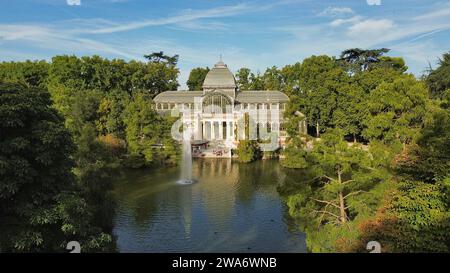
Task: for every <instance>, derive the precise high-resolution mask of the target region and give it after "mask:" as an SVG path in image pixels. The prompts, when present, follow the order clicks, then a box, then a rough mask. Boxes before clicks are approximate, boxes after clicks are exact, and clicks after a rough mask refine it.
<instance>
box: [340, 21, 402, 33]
mask: <svg viewBox="0 0 450 273" xmlns="http://www.w3.org/2000/svg"><path fill="white" fill-rule="evenodd" d="M393 26H394V22H393V21H392V20H388V19H380V20H376V19H367V20H364V21H361V22H357V23H355V24H354V25H352V26H350V27H349V29H348V35H349V36H352V37H361V36H365V37H376V36H378V35H384V34H386V33H387V31H389V30H391V29H392V28H393Z"/></svg>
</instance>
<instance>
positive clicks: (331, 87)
mask: <svg viewBox="0 0 450 273" xmlns="http://www.w3.org/2000/svg"><path fill="white" fill-rule="evenodd" d="M299 77H300V82H299V84H300V86H299V91H298V92H297V94H296V95H297V96H298V98H299V100H300V101H299V104H300V105H301V108H302V109H298V110H300V112H303V113H304V114H305V115H306V117H307V120H308V123H309V124H311V125H313V126H315V127H316V136H317V137H319V136H320V132H321V131H324V129H325V128H326V127H331V124H332V117H333V112H334V111H335V110H336V109H337V107H338V105H337V96H338V93H339V89H340V88H341V86H342V84H345V83H346V82H348V81H349V79H348V75H346V73H345V71H344V70H343V69H342V68H341V67H339V66H338V64H337V62H336V61H335V60H334V59H332V58H330V57H328V56H325V55H323V56H312V57H310V58H306V59H305V60H303V63H302V65H301V68H300V71H299Z"/></svg>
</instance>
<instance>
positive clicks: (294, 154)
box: [280, 136, 308, 169]
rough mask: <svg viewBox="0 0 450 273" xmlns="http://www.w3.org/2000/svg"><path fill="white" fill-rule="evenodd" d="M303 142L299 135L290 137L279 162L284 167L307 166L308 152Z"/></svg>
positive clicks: (302, 167)
mask: <svg viewBox="0 0 450 273" xmlns="http://www.w3.org/2000/svg"><path fill="white" fill-rule="evenodd" d="M305 146H306V145H305V144H304V143H303V141H302V140H301V139H300V137H298V136H297V137H293V138H291V139H290V141H289V143H288V144H287V146H286V148H285V149H284V150H283V153H282V155H283V158H281V160H280V164H281V165H282V166H283V167H286V168H292V169H305V168H307V167H308V158H307V156H308V153H307V152H306V150H305Z"/></svg>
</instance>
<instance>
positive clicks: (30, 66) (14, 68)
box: [0, 60, 50, 88]
mask: <svg viewBox="0 0 450 273" xmlns="http://www.w3.org/2000/svg"><path fill="white" fill-rule="evenodd" d="M49 66H50V65H49V64H48V63H47V62H46V61H34V62H32V61H29V60H28V61H25V62H2V63H0V82H1V81H3V82H19V83H23V84H25V85H27V86H29V87H40V88H45V87H46V85H47V77H48V69H49Z"/></svg>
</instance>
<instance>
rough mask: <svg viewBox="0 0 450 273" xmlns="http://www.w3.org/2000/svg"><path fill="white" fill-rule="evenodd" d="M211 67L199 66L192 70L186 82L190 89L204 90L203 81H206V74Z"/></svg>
mask: <svg viewBox="0 0 450 273" xmlns="http://www.w3.org/2000/svg"><path fill="white" fill-rule="evenodd" d="M208 72H209V68H208V67H206V68H203V67H197V68H194V69H192V70H191V72H190V73H189V79H188V80H187V82H186V84H187V86H188V88H189V90H190V91H194V90H202V87H203V82H204V81H205V77H206V74H208Z"/></svg>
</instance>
